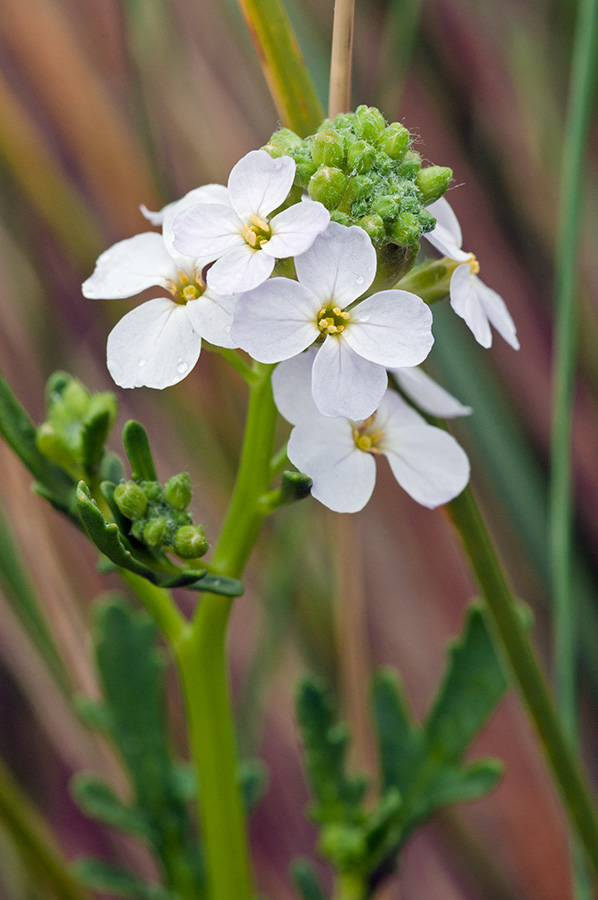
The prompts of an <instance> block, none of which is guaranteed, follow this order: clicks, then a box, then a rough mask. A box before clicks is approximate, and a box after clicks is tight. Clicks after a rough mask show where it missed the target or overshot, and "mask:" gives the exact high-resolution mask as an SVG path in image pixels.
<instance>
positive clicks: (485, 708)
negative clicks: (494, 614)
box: [424, 607, 507, 761]
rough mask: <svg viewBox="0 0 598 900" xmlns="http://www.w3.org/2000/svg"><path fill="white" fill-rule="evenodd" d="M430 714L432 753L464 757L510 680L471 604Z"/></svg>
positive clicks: (428, 729)
mask: <svg viewBox="0 0 598 900" xmlns="http://www.w3.org/2000/svg"><path fill="white" fill-rule="evenodd" d="M450 656H451V659H450V662H449V666H448V669H447V673H446V676H445V678H444V681H443V683H442V685H441V687H440V690H439V692H438V694H437V696H436V699H435V700H434V703H433V704H432V708H431V710H430V712H429V713H428V716H427V719H426V723H425V726H424V728H425V732H426V738H427V743H428V747H429V749H430V751H431V753H432V755H436V754H441V755H442V757H443V758H444V760H445V761H449V760H450V761H456V760H458V759H460V758H461V756H462V755H463V753H464V752H465V750H466V749H467V747H468V746H469V744H470V742H471V741H472V740H473V738H474V737H475V735H476V734H477V733H478V731H479V730H480V729H481V728H482V726H483V725H484V724H485V723H486V720H487V719H488V717H489V716H490V713H491V712H492V710H493V709H494V707H495V706H496V704H497V703H498V701H499V700H500V698H501V697H502V695H503V694H504V692H505V691H506V689H507V679H506V676H505V674H504V672H503V669H502V666H501V664H500V662H499V660H498V657H497V656H496V652H495V650H494V646H493V643H492V640H491V638H490V635H489V634H488V630H487V628H486V625H485V623H484V619H483V617H482V613H481V610H480V609H479V607H472V608H471V609H470V611H469V615H468V620H467V624H466V628H465V631H464V634H463V636H462V637H461V638H460V639H459V640H458V641H456V642H455V644H454V645H453V646H452V647H451V648H450Z"/></svg>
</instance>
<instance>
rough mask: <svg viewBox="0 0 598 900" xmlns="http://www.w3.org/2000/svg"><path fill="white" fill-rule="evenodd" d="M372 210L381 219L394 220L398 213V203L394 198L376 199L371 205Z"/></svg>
mask: <svg viewBox="0 0 598 900" xmlns="http://www.w3.org/2000/svg"><path fill="white" fill-rule="evenodd" d="M372 209H373V210H374V212H376V213H377V214H378V215H379V216H381V218H382V219H384V220H385V221H388V220H389V219H394V218H395V216H396V215H397V213H398V212H399V201H398V200H397V199H396V198H395V197H388V196H384V197H378V198H377V199H376V200H374V202H373V203H372Z"/></svg>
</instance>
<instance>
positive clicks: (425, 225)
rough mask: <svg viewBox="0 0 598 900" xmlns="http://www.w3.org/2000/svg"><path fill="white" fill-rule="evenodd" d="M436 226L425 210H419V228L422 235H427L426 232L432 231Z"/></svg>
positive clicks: (432, 217)
mask: <svg viewBox="0 0 598 900" xmlns="http://www.w3.org/2000/svg"><path fill="white" fill-rule="evenodd" d="M435 225H436V219H435V218H434V216H433V215H432V213H429V212H428V210H427V209H422V210H420V213H419V227H420V228H421V233H422V234H427V233H428V231H432V229H433V228H434V227H435Z"/></svg>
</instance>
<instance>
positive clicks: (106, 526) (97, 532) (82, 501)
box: [76, 481, 156, 582]
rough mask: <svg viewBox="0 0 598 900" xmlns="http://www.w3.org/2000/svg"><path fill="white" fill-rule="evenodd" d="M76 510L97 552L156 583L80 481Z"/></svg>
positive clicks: (113, 523)
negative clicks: (128, 548)
mask: <svg viewBox="0 0 598 900" xmlns="http://www.w3.org/2000/svg"><path fill="white" fill-rule="evenodd" d="M76 501H77V509H78V511H79V515H80V517H81V521H82V522H83V525H84V527H85V531H86V532H87V534H88V536H89V538H90V539H91V541H92V542H93V543H94V544H95V545H96V547H97V548H98V550H99V551H100V552H101V553H103V554H104V556H107V557H108V559H110V560H111V561H112V562H113V563H114V564H115V565H116V566H120V567H121V568H123V569H128V570H129V571H130V572H135V574H136V575H141V576H142V577H143V578H148V579H149V580H150V581H152V582H155V581H156V575H155V573H154V572H153V571H152V569H150V568H149V567H148V566H146V565H144V564H143V563H140V562H139V561H138V560H136V559H135V558H134V556H133V555H132V554H131V553H130V551H129V550H127V548H126V547H125V545H124V543H123V539H122V536H121V534H120V532H119V530H118V525H117V524H116V523H115V522H107V521H106V519H105V518H104V516H103V514H102V512H101V510H100V509H99V507H98V505H97V503H96V502H95V500H92V499H91V494H90V493H89V488H88V487H87V485H86V484H85V482H83V481H80V482H79V485H78V486H77V494H76Z"/></svg>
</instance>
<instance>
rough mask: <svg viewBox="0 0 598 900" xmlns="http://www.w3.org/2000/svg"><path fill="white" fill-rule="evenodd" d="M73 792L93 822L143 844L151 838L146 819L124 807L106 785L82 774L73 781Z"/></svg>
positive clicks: (130, 808) (79, 804) (132, 809)
mask: <svg viewBox="0 0 598 900" xmlns="http://www.w3.org/2000/svg"><path fill="white" fill-rule="evenodd" d="M70 789H71V793H72V795H73V799H74V800H75V802H76V803H77V805H78V806H79V807H80V808H81V809H82V810H83V812H84V813H85V814H86V815H87V816H89V817H90V818H91V819H96V820H97V821H98V822H102V823H103V824H104V825H109V826H110V827H111V828H115V829H116V830H117V831H123V832H125V833H126V834H132V835H135V836H136V837H139V838H142V839H143V840H147V839H149V838H150V837H151V835H150V833H149V829H148V825H147V821H146V819H145V817H144V816H143V815H142V814H141V813H140V812H139V810H137V809H135V808H134V807H132V806H127V805H126V804H125V803H123V802H122V800H120V798H119V797H117V796H116V794H115V793H114V791H113V790H112V788H111V787H110V785H108V784H107V783H106V782H105V781H102V780H101V779H99V778H95V777H93V776H92V775H83V774H79V775H75V777H74V778H73V779H71V783H70Z"/></svg>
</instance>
